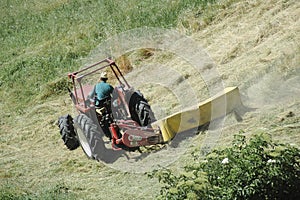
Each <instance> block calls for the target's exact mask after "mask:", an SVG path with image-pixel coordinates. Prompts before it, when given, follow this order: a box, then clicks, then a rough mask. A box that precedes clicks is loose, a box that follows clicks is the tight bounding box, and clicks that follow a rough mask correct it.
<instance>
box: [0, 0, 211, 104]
mask: <svg viewBox="0 0 300 200" xmlns="http://www.w3.org/2000/svg"><path fill="white" fill-rule="evenodd" d="M208 2H214V0H186V1H179V0H175V1H171V2H169V1H163V0H159V1H139V0H130V1H121V0H117V1H108V0H105V1H93V0H84V1H79V0H75V1H64V0H56V1H38V0H34V1H30V2H27V1H26V2H24V1H21V0H14V1H5V2H3V3H1V7H0V13H1V14H0V17H1V22H0V26H1V29H0V38H1V39H0V44H1V50H0V66H1V68H0V87H1V96H6V97H7V98H9V99H8V101H9V102H10V103H12V104H14V105H15V106H17V107H20V108H19V109H21V107H24V106H25V105H28V104H29V103H32V99H33V97H34V96H36V95H38V94H40V93H42V92H43V90H44V88H45V87H47V86H45V85H47V84H48V83H49V82H53V81H54V80H56V79H59V78H61V77H63V76H64V75H65V74H66V73H67V72H68V71H72V70H75V69H77V68H78V67H79V66H80V65H81V63H80V59H81V58H84V57H85V56H87V55H88V53H89V52H90V51H91V50H92V49H93V48H94V47H95V46H96V45H97V44H99V43H100V42H101V41H103V40H105V39H106V38H107V37H109V36H111V35H113V34H117V33H120V32H123V31H126V30H129V29H133V28H137V27H143V26H150V27H164V28H171V27H176V24H177V22H178V16H180V15H181V13H183V12H185V11H186V10H187V9H190V8H195V7H199V6H202V7H203V5H206V4H207V3H208ZM99 59H101V58H99Z"/></svg>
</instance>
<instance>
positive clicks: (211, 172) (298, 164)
mask: <svg viewBox="0 0 300 200" xmlns="http://www.w3.org/2000/svg"><path fill="white" fill-rule="evenodd" d="M193 155H194V159H195V162H194V163H193V164H192V165H188V166H186V167H185V172H184V173H182V174H179V175H174V174H173V173H172V172H171V171H170V170H168V169H165V170H162V171H155V172H154V173H152V174H150V176H151V177H153V176H155V177H158V179H159V181H160V182H162V183H164V186H163V187H162V188H161V195H160V196H159V198H162V199H222V200H224V199H230V200H231V199H272V200H273V199H300V152H299V149H298V148H295V147H292V146H290V145H287V144H279V143H275V142H273V141H272V140H271V138H270V136H269V135H266V134H260V135H256V136H254V137H252V138H251V139H250V140H249V141H248V142H246V138H245V136H243V135H236V136H235V139H234V141H233V143H232V146H231V147H228V148H225V149H222V150H214V151H212V152H211V153H209V154H208V155H207V156H206V158H205V159H204V160H203V158H202V159H201V157H199V156H197V154H196V153H194V154H193Z"/></svg>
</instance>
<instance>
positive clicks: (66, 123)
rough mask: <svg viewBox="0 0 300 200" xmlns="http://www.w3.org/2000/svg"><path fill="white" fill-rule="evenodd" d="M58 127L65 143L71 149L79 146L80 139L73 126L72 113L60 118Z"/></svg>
mask: <svg viewBox="0 0 300 200" xmlns="http://www.w3.org/2000/svg"><path fill="white" fill-rule="evenodd" d="M58 127H59V131H60V135H61V138H62V140H63V141H64V144H65V145H66V147H67V148H68V149H69V150H74V149H77V148H78V147H79V141H78V139H77V136H76V133H75V131H74V126H73V118H72V117H71V115H65V116H61V117H59V118H58Z"/></svg>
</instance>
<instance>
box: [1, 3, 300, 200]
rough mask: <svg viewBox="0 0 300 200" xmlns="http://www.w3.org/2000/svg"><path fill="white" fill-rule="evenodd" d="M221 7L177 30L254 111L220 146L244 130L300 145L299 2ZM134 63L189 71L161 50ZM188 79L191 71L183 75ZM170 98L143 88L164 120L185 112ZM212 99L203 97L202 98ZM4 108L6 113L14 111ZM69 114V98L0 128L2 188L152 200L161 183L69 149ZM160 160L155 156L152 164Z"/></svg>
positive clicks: (10, 118)
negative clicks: (64, 118) (61, 128)
mask: <svg viewBox="0 0 300 200" xmlns="http://www.w3.org/2000/svg"><path fill="white" fill-rule="evenodd" d="M225 2H230V1H225ZM218 9H219V10H218V11H217V12H216V13H217V14H215V15H214V18H213V19H212V21H211V22H210V23H209V24H205V23H204V22H203V21H202V18H201V15H200V16H198V15H192V17H190V11H189V12H187V13H186V15H183V16H181V17H182V22H180V21H179V23H178V26H177V29H178V30H179V31H180V32H189V33H191V36H190V37H191V38H193V39H194V40H195V41H196V42H197V43H199V45H202V46H203V47H204V48H205V49H206V51H207V53H208V54H209V55H210V56H211V58H212V59H213V60H214V61H215V63H216V67H217V69H218V71H219V74H220V76H221V77H222V79H223V82H224V84H225V86H239V88H240V91H241V94H242V98H243V102H244V104H245V105H246V106H248V107H252V108H256V110H255V111H252V112H248V113H246V114H245V115H244V120H243V121H242V122H236V120H235V119H234V118H233V116H231V115H229V116H228V117H227V118H226V120H225V124H224V126H223V132H222V135H221V136H220V138H218V139H219V140H218V141H215V142H216V144H218V145H220V146H222V145H226V144H228V142H229V141H231V139H232V135H233V134H234V133H238V132H239V131H240V130H243V131H244V132H245V134H247V135H251V134H254V133H257V132H267V133H270V134H271V135H272V136H273V137H274V138H275V139H277V140H280V141H282V142H286V143H291V144H293V145H296V146H300V136H299V130H300V117H299V116H300V99H299V96H300V76H299V75H300V66H299V63H300V43H299V41H300V35H299V32H300V21H299V19H300V3H299V1H297V0H290V1H286V0H267V1H263V0H256V1H237V2H236V3H228V5H225V3H224V6H220V7H218ZM193 12H194V11H193ZM181 23H182V24H184V25H182V24H181ZM132 58H133V59H134V58H135V57H134V56H133V55H132ZM133 63H138V64H139V66H143V65H144V66H152V67H155V66H157V65H160V64H161V63H169V64H172V65H174V68H175V69H176V70H183V69H182V65H187V63H184V62H182V61H180V59H179V58H176V57H175V58H174V57H170V56H168V55H167V56H166V55H164V54H163V53H162V52H154V54H153V56H151V57H150V58H147V59H144V60H139V61H138V62H135V61H133ZM134 67H136V65H134ZM141 70H142V71H143V72H147V70H150V69H147V68H138V67H136V68H134V70H133V72H132V73H131V74H128V78H129V79H130V80H131V81H134V77H135V74H139V71H141ZM151 70H154V69H153V68H151ZM183 73H188V72H186V71H184V70H183ZM186 77H189V81H191V85H193V86H197V87H198V89H199V90H201V91H202V90H205V91H206V88H205V82H201V83H199V82H198V80H197V81H194V80H193V79H192V78H191V77H193V76H192V74H189V75H187V76H186ZM174 81H176V80H174ZM171 84H179V85H180V82H179V83H178V82H173V83H171ZM197 84H199V85H197ZM140 89H141V90H142V91H143V88H140ZM167 92H168V91H165V90H163V89H161V91H153V90H151V87H149V88H148V87H147V88H145V95H146V96H147V97H148V98H149V99H150V100H151V101H150V102H151V103H153V107H154V108H160V105H159V103H162V104H164V106H165V109H163V110H165V113H160V114H161V116H163V115H164V114H168V113H169V112H175V111H176V109H180V106H179V105H178V102H176V101H174V98H173V97H174V96H172V95H171V94H170V95H169V93H167ZM207 95H208V94H207V93H206V92H203V94H201V95H199V99H200V100H203V99H205V98H206V97H208V96H207ZM156 99H158V100H156ZM160 99H163V101H161V100H160ZM0 103H1V108H2V107H3V108H4V107H7V106H11V107H13V106H12V105H7V104H3V103H2V102H0ZM70 108H71V101H70V100H69V99H68V96H67V95H62V96H59V97H58V98H49V99H48V100H47V101H46V102H44V103H42V104H40V105H35V106H32V107H30V108H27V109H24V110H25V111H24V112H21V114H20V115H17V116H16V117H14V114H10V113H6V114H5V117H4V118H3V120H1V122H0V123H1V124H0V125H1V139H0V141H1V143H0V147H1V150H0V152H1V161H0V182H1V183H0V185H1V186H0V187H1V190H2V191H7V190H9V191H12V193H14V194H18V195H20V196H22V195H23V196H24V195H25V196H26V195H28V196H30V195H31V197H33V198H36V199H38V198H39V197H40V196H43V194H45V193H49V194H54V195H62V196H60V197H66V198H70V199H76V198H77V199H153V198H154V197H155V196H156V195H157V194H158V192H159V189H160V184H159V183H158V182H157V180H155V179H149V178H148V177H147V176H146V175H144V174H135V173H127V172H122V171H118V170H115V169H112V168H109V167H107V166H105V165H104V164H102V163H97V162H95V161H92V160H88V159H87V158H86V156H85V155H84V153H83V152H82V150H81V149H80V148H79V149H77V150H75V151H72V152H70V151H68V150H67V149H66V148H65V146H64V145H63V142H62V140H61V139H60V136H59V132H58V128H57V126H56V120H57V117H58V116H61V115H64V114H66V113H73V110H72V109H70ZM207 134H209V131H207V132H204V133H202V134H199V135H197V136H196V139H197V140H196V141H195V143H193V144H192V145H193V146H195V147H199V146H201V145H202V142H203V140H204V139H205V136H206V135H207ZM188 152H189V151H188ZM188 152H187V153H186V155H185V156H181V157H180V158H179V160H178V161H177V162H174V163H173V164H172V166H171V167H172V168H174V169H178V170H180V167H181V166H182V165H184V164H185V162H187V161H189V160H188V159H189V158H188ZM155 159H157V160H155ZM159 159H160V158H159V157H154V158H153V162H156V161H157V162H158V161H159ZM141 167H143V166H141ZM52 197H53V196H52Z"/></svg>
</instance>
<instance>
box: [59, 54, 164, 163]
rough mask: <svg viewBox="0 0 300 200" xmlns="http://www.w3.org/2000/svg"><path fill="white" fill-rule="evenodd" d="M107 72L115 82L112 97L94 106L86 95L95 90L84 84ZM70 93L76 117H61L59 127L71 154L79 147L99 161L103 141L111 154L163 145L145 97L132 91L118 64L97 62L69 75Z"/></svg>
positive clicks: (106, 61)
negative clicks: (153, 125)
mask: <svg viewBox="0 0 300 200" xmlns="http://www.w3.org/2000/svg"><path fill="white" fill-rule="evenodd" d="M107 68H110V69H111V71H112V73H113V75H114V76H115V77H116V79H117V81H118V86H116V87H115V88H114V91H113V93H112V95H111V97H109V98H106V99H104V100H102V106H101V107H97V106H95V103H94V102H95V101H94V99H90V98H89V96H88V94H89V93H90V91H92V90H93V88H94V86H93V85H91V84H85V83H84V82H85V81H84V80H86V79H88V78H89V77H91V75H95V74H97V73H98V72H101V71H105V70H107ZM68 77H69V78H70V79H71V80H72V83H73V89H72V90H70V89H68V90H69V93H70V97H71V99H72V101H73V103H74V105H75V108H76V110H77V112H78V115H77V116H76V117H75V118H74V119H73V118H72V117H71V115H66V116H62V117H60V118H59V120H58V126H59V128H60V133H61V136H62V139H63V141H64V144H65V145H66V146H67V148H68V149H70V150H74V149H76V148H77V147H79V145H80V146H81V147H82V149H83V151H84V152H85V154H86V155H87V156H88V157H89V158H92V159H96V160H99V159H101V157H102V155H101V153H103V148H105V147H104V139H103V137H107V138H109V140H110V141H111V144H112V149H114V150H120V149H123V150H128V151H135V150H139V147H140V146H147V145H153V144H158V143H162V136H161V133H160V131H159V130H154V129H153V128H152V127H151V126H150V124H151V123H152V122H154V121H155V117H154V114H153V112H152V110H151V107H150V105H149V104H148V102H147V100H146V99H145V98H144V96H143V95H142V94H141V93H140V92H139V91H135V90H134V88H133V87H131V86H130V85H129V84H128V82H127V81H126V79H125V78H124V76H123V74H122V72H121V71H120V69H119V67H118V66H117V64H116V63H115V62H114V61H113V60H111V59H108V58H107V59H105V60H102V61H99V62H97V63H95V64H92V65H90V66H87V67H84V68H83V69H81V70H79V71H76V72H72V73H69V74H68Z"/></svg>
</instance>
